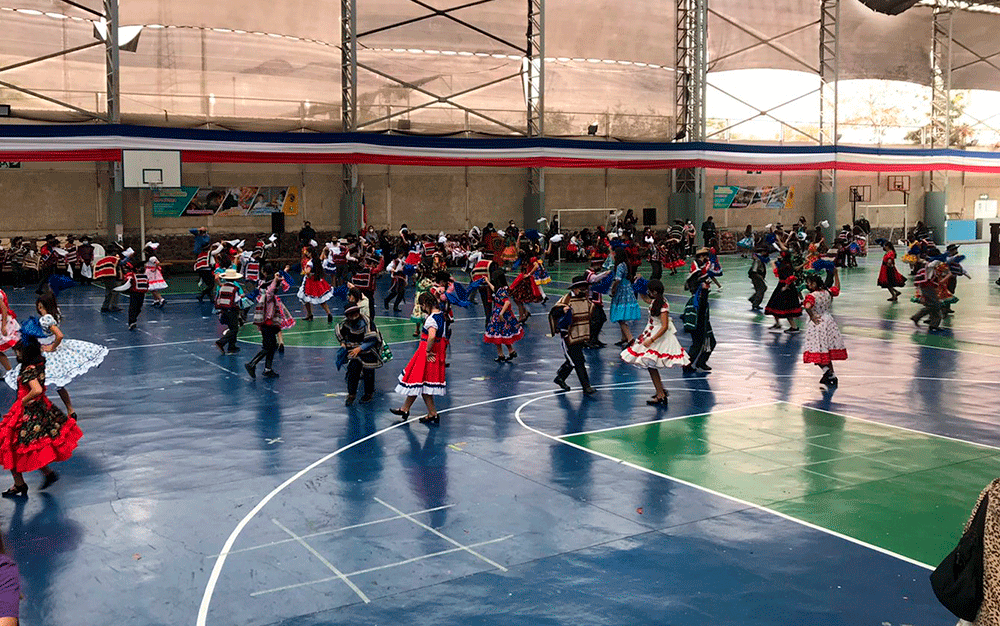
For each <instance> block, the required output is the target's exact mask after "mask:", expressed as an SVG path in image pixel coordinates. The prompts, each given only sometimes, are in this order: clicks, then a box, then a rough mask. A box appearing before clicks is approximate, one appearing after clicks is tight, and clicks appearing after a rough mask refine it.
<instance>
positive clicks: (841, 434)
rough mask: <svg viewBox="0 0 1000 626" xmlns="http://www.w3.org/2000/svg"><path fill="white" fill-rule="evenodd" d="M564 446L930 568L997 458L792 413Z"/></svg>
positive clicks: (727, 415) (735, 414)
mask: <svg viewBox="0 0 1000 626" xmlns="http://www.w3.org/2000/svg"><path fill="white" fill-rule="evenodd" d="M558 440H560V441H563V442H566V443H569V444H571V445H574V446H576V447H580V448H583V449H586V450H590V451H593V452H596V453H598V454H600V455H602V456H605V457H608V458H612V459H616V460H618V461H619V462H626V463H628V464H629V465H632V466H637V467H640V468H644V469H647V470H650V471H652V472H653V473H656V474H660V475H663V476H666V477H668V478H673V479H676V480H678V481H680V482H684V483H686V484H690V485H692V486H695V487H698V488H703V489H705V490H706V491H710V492H713V493H718V494H720V495H723V496H726V497H728V498H731V499H734V500H739V501H741V502H746V503H748V504H750V505H753V506H755V507H759V508H763V509H766V510H769V511H772V512H775V513H778V514H780V515H782V516H785V517H789V518H790V519H794V520H796V521H801V522H804V523H807V524H809V525H813V526H816V527H818V528H820V529H823V530H827V531H831V532H833V533H834V534H837V535H840V536H844V537H846V538H851V539H853V540H856V541H857V542H859V543H862V544H864V545H868V546H870V547H875V548H876V549H880V550H881V551H885V552H888V553H890V554H893V555H896V556H900V557H902V558H904V559H906V560H908V561H911V562H914V563H917V564H921V565H925V566H926V565H928V564H930V563H936V562H937V561H938V560H940V558H941V557H942V556H943V555H944V554H947V552H948V550H949V549H950V548H951V547H952V544H953V543H954V540H955V539H956V536H955V532H956V530H955V529H956V528H958V529H960V528H962V525H963V523H964V522H965V520H966V518H967V516H968V509H969V507H970V502H975V498H976V496H977V495H978V493H979V490H980V489H981V488H982V486H983V485H985V484H988V483H989V482H990V481H991V480H992V479H993V478H994V477H996V475H997V474H998V473H1000V449H997V448H992V447H989V446H983V445H979V444H973V443H969V442H966V441H961V440H956V439H952V438H949V437H943V436H938V435H932V434H928V433H922V432H919V431H914V430H910V429H905V428H899V427H895V426H890V425H886V424H880V423H876V422H871V421H867V420H863V419H854V418H850V417H847V416H843V415H839V414H836V413H832V412H829V411H822V410H818V409H813V408H809V407H803V406H798V405H794V404H790V403H785V402H778V403H775V404H773V405H765V406H758V407H752V408H742V409H736V410H727V411H719V412H713V413H707V414H703V415H696V416H689V417H683V418H677V419H672V420H663V421H658V422H652V423H644V424H636V425H632V426H627V427H623V428H616V429H612V430H606V431H600V432H594V433H580V434H570V435H564V436H562V437H560V438H558Z"/></svg>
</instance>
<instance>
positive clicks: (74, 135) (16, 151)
mask: <svg viewBox="0 0 1000 626" xmlns="http://www.w3.org/2000/svg"><path fill="white" fill-rule="evenodd" d="M0 129H2V131H0V161H24V162H29V161H41V162H45V161H49V162H51V161H117V160H120V159H121V151H122V150H177V151H180V152H181V158H182V161H183V162H185V163H330V164H336V163H358V164H380V165H420V166H480V167H515V168H523V167H546V168H614V169H674V168H683V167H705V168H712V169H730V170H784V171H790V170H820V169H837V170H842V171H864V172H919V171H929V170H951V171H961V172H988V173H1000V153H994V152H975V151H968V150H927V149H922V148H867V147H857V146H837V147H832V146H827V147H824V146H768V145H752V144H732V143H629V142H607V141H588V140H583V139H526V138H495V139H473V138H456V137H423V136H405V135H376V134H357V133H355V134H352V133H345V134H322V133H256V132H236V131H219V130H190V129H179V128H157V127H147V126H122V125H119V126H114V125H93V126H61V125H37V126H33V125H4V126H0Z"/></svg>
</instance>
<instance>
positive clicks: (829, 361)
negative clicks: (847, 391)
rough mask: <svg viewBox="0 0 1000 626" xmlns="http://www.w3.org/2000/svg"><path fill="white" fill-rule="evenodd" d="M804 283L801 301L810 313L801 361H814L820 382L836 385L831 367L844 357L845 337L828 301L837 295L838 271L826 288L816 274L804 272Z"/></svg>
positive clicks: (838, 292) (845, 352)
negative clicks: (818, 371) (805, 287)
mask: <svg viewBox="0 0 1000 626" xmlns="http://www.w3.org/2000/svg"><path fill="white" fill-rule="evenodd" d="M806 286H807V287H808V288H809V294H808V295H807V296H806V297H805V301H804V302H803V303H802V306H803V308H804V309H805V310H806V313H807V314H808V315H809V320H810V322H811V323H810V324H807V328H806V338H805V352H803V353H802V362H803V363H815V364H816V365H818V366H819V368H820V369H821V370H823V377H822V378H821V379H820V380H819V382H820V384H821V385H826V386H828V387H836V386H837V375H836V374H835V373H834V371H833V362H834V361H846V360H847V348H846V347H845V346H844V337H843V336H842V335H841V334H840V329H839V328H837V322H836V320H834V319H833V315H831V314H830V305H831V304H832V302H833V298H834V296H838V295H840V274H838V273H837V270H836V268H834V270H833V286H832V287H830V288H829V289H827V288H826V284H825V281H824V280H823V277H822V276H820V275H819V274H809V275H808V276H806Z"/></svg>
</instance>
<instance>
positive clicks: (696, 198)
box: [667, 193, 705, 241]
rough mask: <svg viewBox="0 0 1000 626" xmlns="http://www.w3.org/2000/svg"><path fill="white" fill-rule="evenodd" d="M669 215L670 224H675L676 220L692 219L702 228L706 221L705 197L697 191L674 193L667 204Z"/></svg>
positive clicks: (696, 225)
mask: <svg viewBox="0 0 1000 626" xmlns="http://www.w3.org/2000/svg"><path fill="white" fill-rule="evenodd" d="M667 215H668V219H669V224H673V223H674V220H681V221H682V222H683V221H685V220H691V222H692V223H693V224H694V225H695V227H696V228H699V229H700V228H701V224H702V222H704V221H705V202H704V199H703V197H702V196H700V195H699V194H697V193H672V194H670V199H669V200H668V204H667ZM700 232H701V231H700V230H699V233H700ZM700 236H701V235H700V234H699V237H700ZM699 241H700V239H699Z"/></svg>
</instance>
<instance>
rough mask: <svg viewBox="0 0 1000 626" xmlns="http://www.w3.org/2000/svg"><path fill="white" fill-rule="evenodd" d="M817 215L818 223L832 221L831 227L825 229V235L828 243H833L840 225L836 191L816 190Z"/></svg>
mask: <svg viewBox="0 0 1000 626" xmlns="http://www.w3.org/2000/svg"><path fill="white" fill-rule="evenodd" d="M815 215H816V217H815V219H816V223H817V224H819V223H820V222H822V221H823V220H826V221H828V222H830V227H829V228H825V229H823V236H824V237H826V241H827V243H832V242H833V240H834V238H835V237H836V235H837V228H838V227H839V226H840V224H839V222H837V194H836V193H835V192H833V191H817V192H816V214H815Z"/></svg>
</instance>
